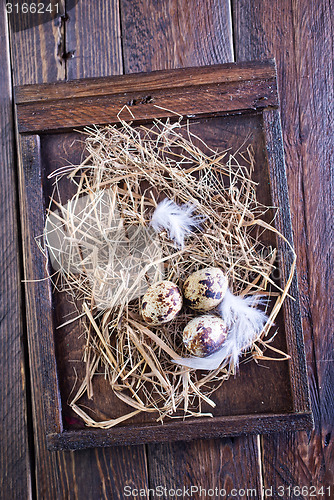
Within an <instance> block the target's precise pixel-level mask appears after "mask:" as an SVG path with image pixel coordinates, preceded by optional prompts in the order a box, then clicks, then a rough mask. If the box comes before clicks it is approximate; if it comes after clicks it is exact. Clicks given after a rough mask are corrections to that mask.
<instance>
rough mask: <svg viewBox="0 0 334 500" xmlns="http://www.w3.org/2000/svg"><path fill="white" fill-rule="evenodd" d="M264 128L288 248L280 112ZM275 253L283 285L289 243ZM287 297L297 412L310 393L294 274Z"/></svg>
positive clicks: (269, 114)
mask: <svg viewBox="0 0 334 500" xmlns="http://www.w3.org/2000/svg"><path fill="white" fill-rule="evenodd" d="M263 127H264V131H265V134H264V135H265V141H266V149H267V160H268V166H269V176H270V188H271V194H272V199H273V201H274V202H275V205H276V206H277V207H279V210H278V214H277V217H276V219H275V226H276V228H277V229H278V231H280V232H281V233H282V234H283V235H284V236H285V238H286V239H287V240H288V242H289V243H290V245H291V246H292V247H293V231H292V223H291V215H290V204H289V193H288V183H287V177H286V170H285V161H284V149H283V138H282V134H281V127H280V113H279V111H278V110H264V112H263ZM278 251H280V252H282V253H283V254H284V256H285V258H284V259H282V262H283V269H282V272H283V281H284V282H285V283H286V281H287V279H288V276H289V272H290V269H291V266H292V265H293V260H294V256H293V255H292V251H291V248H290V247H289V245H288V243H286V242H285V241H283V240H282V239H281V238H280V239H279V241H278ZM289 292H290V295H291V296H292V297H294V299H295V300H292V299H290V298H287V299H286V300H285V302H284V303H283V313H284V322H285V324H286V325H288V329H289V331H290V335H287V336H286V339H287V344H288V351H289V353H290V356H291V359H290V362H289V369H290V381H291V385H292V395H293V405H294V411H296V412H301V411H304V412H309V411H311V403H310V394H309V387H308V378H307V369H306V357H305V347H304V341H303V331H302V321H301V313H300V302H299V290H298V279H297V273H296V271H295V273H294V276H293V279H292V282H291V286H290V290H289Z"/></svg>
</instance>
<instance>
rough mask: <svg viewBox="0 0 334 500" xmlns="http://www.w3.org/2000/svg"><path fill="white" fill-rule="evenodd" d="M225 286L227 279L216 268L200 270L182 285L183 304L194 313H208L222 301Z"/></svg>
mask: <svg viewBox="0 0 334 500" xmlns="http://www.w3.org/2000/svg"><path fill="white" fill-rule="evenodd" d="M227 285H228V281H227V277H226V276H225V274H224V273H223V271H222V270H221V269H219V268H218V267H206V268H205V269H200V270H199V271H196V272H194V273H192V274H191V275H190V276H189V277H188V278H187V279H186V281H185V282H184V284H183V294H184V298H185V302H186V304H187V305H188V306H189V307H191V309H195V310H196V311H210V310H211V309H214V308H215V307H217V306H218V304H219V303H220V302H221V301H222V300H223V298H224V295H225V293H226V290H227Z"/></svg>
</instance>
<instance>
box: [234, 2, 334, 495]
mask: <svg viewBox="0 0 334 500" xmlns="http://www.w3.org/2000/svg"><path fill="white" fill-rule="evenodd" d="M233 17H234V21H235V45H236V57H237V59H239V60H246V59H253V58H261V57H272V56H274V57H276V61H277V70H278V81H279V90H280V97H281V109H282V128H283V139H284V149H285V157H286V165H287V175H288V185H289V192H290V202H291V211H292V215H293V229H294V234H295V245H296V250H297V255H298V264H297V266H298V275H299V285H300V292H301V293H300V295H301V304H302V318H303V329H304V338H305V346H306V355H307V364H308V373H309V383H310V392H311V401H312V408H313V412H314V417H315V430H314V432H312V433H311V434H310V435H306V433H300V434H294V435H292V434H285V435H284V434H283V435H280V436H277V437H275V438H273V437H270V438H269V437H268V438H267V437H264V438H263V460H264V470H265V483H266V484H267V485H268V486H273V489H274V491H276V493H275V494H276V495H277V494H278V488H279V487H280V486H282V485H283V486H288V485H293V486H294V485H296V486H303V485H304V486H308V487H310V486H311V485H314V486H316V487H317V488H321V487H322V486H324V487H325V486H326V485H329V484H330V483H331V482H333V471H332V460H333V444H332V440H331V436H332V427H333V421H334V419H333V414H334V401H333V392H332V389H331V388H332V387H333V369H331V366H332V352H333V336H332V331H333V326H332V327H331V325H332V321H333V316H332V313H331V309H330V306H329V305H328V303H327V301H326V297H328V290H329V289H330V288H331V286H330V284H331V278H330V252H331V241H332V240H333V236H332V233H331V230H332V229H331V225H330V223H329V219H328V214H329V211H328V209H329V207H330V206H331V204H332V201H331V193H332V191H331V187H330V186H331V179H330V164H331V163H332V162H333V151H334V147H333V134H330V133H329V132H328V131H329V130H330V128H331V121H330V120H331V116H333V40H332V37H331V32H332V25H333V16H332V11H331V7H330V2H329V1H328V0H327V1H326V0H323V1H321V2H313V1H312V2H308V1H302V2H296V1H292V2H288V1H283V2H282V1H274V2H272V3H271V4H270V9H269V10H268V6H267V5H265V4H264V3H263V2H261V1H256V2H253V1H251V2H250V1H248V0H238V1H237V2H235V4H234V16H233ZM315 33H316V35H314V34H315ZM319 68H321V75H320V73H319ZM320 300H321V304H320ZM325 495H326V493H325ZM327 495H328V493H327ZM293 498H294V497H293ZM319 498H320V496H319ZM322 498H323V497H322ZM324 498H327V497H326V496H324ZM328 498H329V496H328Z"/></svg>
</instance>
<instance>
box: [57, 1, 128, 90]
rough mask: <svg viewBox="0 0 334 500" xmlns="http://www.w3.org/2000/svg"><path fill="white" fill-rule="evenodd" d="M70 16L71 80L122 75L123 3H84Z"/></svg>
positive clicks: (68, 50)
mask: <svg viewBox="0 0 334 500" xmlns="http://www.w3.org/2000/svg"><path fill="white" fill-rule="evenodd" d="M67 4H68V2H67ZM66 14H67V18H68V20H67V22H66V53H67V54H68V58H67V64H66V77H67V79H69V80H73V79H75V78H88V77H94V76H109V75H119V74H121V73H122V72H123V64H122V53H121V51H122V49H121V26H120V18H119V0H94V2H91V1H87V0H82V1H79V2H76V5H75V6H74V7H72V8H71V9H69V10H67V11H66Z"/></svg>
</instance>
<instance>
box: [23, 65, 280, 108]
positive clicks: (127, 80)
mask: <svg viewBox="0 0 334 500" xmlns="http://www.w3.org/2000/svg"><path fill="white" fill-rule="evenodd" d="M219 70H221V71H219ZM275 78H276V68H275V63H274V60H267V61H246V62H243V63H239V64H238V65H237V64H236V63H225V64H220V65H218V64H213V65H210V66H199V67H196V68H191V70H190V71H189V69H188V68H180V69H175V70H173V73H172V78H171V73H170V71H169V70H160V71H151V72H150V73H140V74H138V73H134V74H127V75H119V76H116V77H113V78H112V79H110V78H108V77H105V78H103V77H101V78H85V79H78V80H69V81H64V82H62V81H59V82H54V83H44V84H39V85H38V87H36V85H23V86H17V87H15V103H16V104H24V103H29V102H35V103H39V102H40V101H43V102H46V101H52V100H54V99H72V98H73V97H77V98H79V97H81V98H82V97H92V96H95V97H99V96H105V95H113V94H119V93H121V92H122V91H123V90H124V88H126V91H127V92H139V93H141V92H146V93H147V92H149V91H153V90H159V89H161V88H167V89H175V88H179V87H193V86H195V85H196V86H199V85H203V84H206V85H209V84H211V83H219V84H225V83H231V82H237V81H253V80H267V81H268V80H270V81H272V82H273V80H274V79H275ZM273 83H274V82H273ZM273 90H274V92H276V88H275V87H274V88H273Z"/></svg>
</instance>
